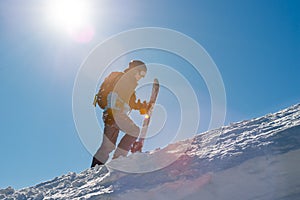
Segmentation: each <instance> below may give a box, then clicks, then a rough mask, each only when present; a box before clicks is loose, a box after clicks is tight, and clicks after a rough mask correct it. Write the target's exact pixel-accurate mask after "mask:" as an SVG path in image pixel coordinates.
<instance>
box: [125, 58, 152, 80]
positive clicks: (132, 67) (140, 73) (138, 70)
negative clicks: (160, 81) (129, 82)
mask: <svg viewBox="0 0 300 200" xmlns="http://www.w3.org/2000/svg"><path fill="white" fill-rule="evenodd" d="M129 71H130V73H132V74H133V76H134V77H135V78H136V80H137V81H138V80H140V79H141V78H143V77H144V76H145V75H146V73H147V67H146V65H145V63H144V62H142V61H140V60H132V61H130V62H129V65H128V67H127V68H126V69H125V70H124V72H125V73H127V72H129Z"/></svg>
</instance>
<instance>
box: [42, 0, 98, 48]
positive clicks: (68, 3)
mask: <svg viewBox="0 0 300 200" xmlns="http://www.w3.org/2000/svg"><path fill="white" fill-rule="evenodd" d="M91 12H92V9H91V7H90V5H89V1H87V0H52V1H50V2H49V4H48V5H47V15H48V20H49V21H50V23H51V24H52V25H54V26H55V27H57V28H58V29H59V30H63V31H65V32H67V33H68V34H69V35H70V36H72V37H73V38H74V39H75V40H76V41H78V42H88V41H90V40H91V39H92V37H93V35H94V30H93V28H92V26H91V19H90V16H91Z"/></svg>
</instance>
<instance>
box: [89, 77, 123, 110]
mask: <svg viewBox="0 0 300 200" xmlns="http://www.w3.org/2000/svg"><path fill="white" fill-rule="evenodd" d="M122 75H123V73H122V72H112V73H111V74H110V75H109V76H108V77H106V78H105V79H104V81H103V83H102V84H101V86H100V89H99V91H98V93H97V94H96V95H95V98H94V103H93V105H94V106H95V107H96V103H97V104H98V105H99V107H100V108H102V109H105V107H106V106H107V96H108V94H109V93H110V92H111V91H112V90H113V89H114V87H115V85H116V83H117V82H118V80H119V79H120V78H121V76H122Z"/></svg>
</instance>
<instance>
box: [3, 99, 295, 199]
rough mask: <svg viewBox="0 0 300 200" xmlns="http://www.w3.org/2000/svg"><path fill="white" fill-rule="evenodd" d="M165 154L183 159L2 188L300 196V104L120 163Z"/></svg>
mask: <svg viewBox="0 0 300 200" xmlns="http://www.w3.org/2000/svg"><path fill="white" fill-rule="evenodd" d="M186 147H188V148H186ZM158 153H162V154H164V153H166V154H168V156H169V155H173V154H177V155H179V157H178V159H177V160H176V161H175V162H174V163H172V164H171V165H169V166H167V167H165V168H163V169H160V170H156V171H153V172H148V173H134V174H132V173H125V172H120V171H117V170H112V169H109V167H107V166H102V167H100V166H97V167H95V168H93V169H87V170H85V171H83V172H81V173H79V174H76V173H69V174H66V175H63V176H61V177H56V178H54V179H53V180H51V181H47V182H44V183H41V184H38V185H36V186H33V187H29V188H24V189H21V190H17V191H15V190H14V189H13V188H11V187H9V188H6V189H0V199H19V200H21V199H172V200H174V199H199V198H200V197H202V198H203V199H297V197H299V196H300V170H299V169H298V167H297V166H298V165H299V160H300V156H299V153H300V104H297V105H294V106H291V107H289V108H287V109H284V110H281V111H279V112H277V113H274V114H268V115H266V116H263V117H260V118H255V119H252V120H245V121H241V122H237V123H232V124H230V125H229V126H224V127H220V128H219V129H215V130H211V131H207V132H205V133H202V134H199V135H197V136H195V137H194V138H191V139H188V140H185V141H180V142H178V143H175V144H170V145H169V146H167V147H166V148H164V149H162V150H156V151H153V152H149V153H142V154H135V155H131V156H129V157H128V158H121V159H117V160H114V161H113V162H115V163H116V164H118V165H126V163H128V160H133V161H136V162H138V159H139V158H140V157H145V156H151V155H153V154H158Z"/></svg>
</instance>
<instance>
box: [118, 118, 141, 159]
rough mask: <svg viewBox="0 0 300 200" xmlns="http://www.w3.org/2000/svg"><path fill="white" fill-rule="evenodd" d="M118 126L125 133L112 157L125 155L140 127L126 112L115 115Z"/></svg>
mask: <svg viewBox="0 0 300 200" xmlns="http://www.w3.org/2000/svg"><path fill="white" fill-rule="evenodd" d="M115 120H116V123H117V125H118V126H119V128H120V129H121V130H122V131H123V132H124V133H126V134H125V135H124V137H123V138H122V139H121V141H120V143H119V145H118V148H117V149H116V151H115V153H114V156H113V159H114V158H118V157H119V156H127V154H128V152H129V150H130V148H131V146H132V144H133V143H134V142H135V141H136V139H137V138H138V136H139V134H140V128H139V127H138V126H137V125H135V123H134V122H133V121H132V120H131V119H130V118H129V116H128V115H126V114H121V115H118V116H115Z"/></svg>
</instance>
